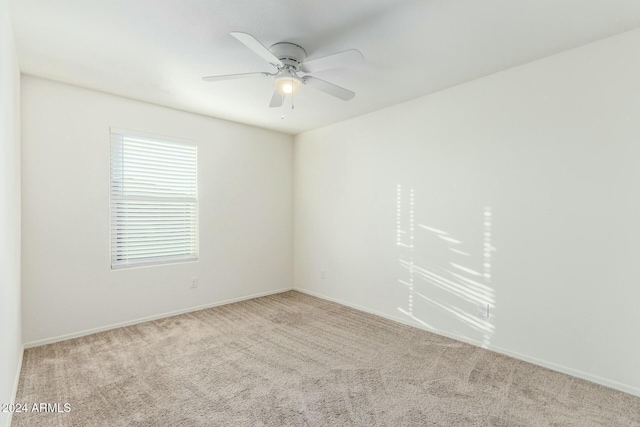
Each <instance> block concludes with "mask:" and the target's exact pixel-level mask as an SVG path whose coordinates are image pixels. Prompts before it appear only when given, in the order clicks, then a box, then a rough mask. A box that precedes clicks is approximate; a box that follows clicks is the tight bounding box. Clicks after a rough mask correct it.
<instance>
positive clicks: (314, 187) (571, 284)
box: [294, 30, 640, 396]
mask: <svg viewBox="0 0 640 427" xmlns="http://www.w3.org/2000/svg"><path fill="white" fill-rule="evenodd" d="M638 46H640V30H635V31H632V32H629V33H625V34H622V35H618V36H615V37H612V38H609V39H605V40H603V41H600V42H596V43H594V44H590V45H587V46H584V47H581V48H577V49H575V50H571V51H568V52H565V53H561V54H558V55H556V56H552V57H549V58H545V59H543V60H540V61H536V62H534V63H531V64H527V65H524V66H522V67H518V68H514V69H511V70H508V71H505V72H502V73H499V74H495V75H492V76H489V77H486V78H483V79H480V80H477V81H474V82H471V83H468V84H465V85H462V86H458V87H455V88H452V89H449V90H446V91H442V92H440V93H438V94H434V95H430V96H427V97H423V98H420V99H417V100H414V101H410V102H408V103H404V104H401V105H398V106H395V107H391V108H388V109H385V110H381V111H378V112H374V113H371V114H369V115H365V116H362V117H358V118H356V119H353V120H348V121H345V122H342V123H338V124H335V125H332V126H328V127H325V128H322V129H318V130H315V131H311V132H307V133H303V134H301V135H298V136H296V137H295V142H294V165H295V168H294V183H295V188H294V200H295V211H294V222H295V226H294V236H295V243H294V247H295V261H294V266H295V273H294V286H295V287H296V288H300V289H302V290H306V291H311V292H314V293H316V294H320V295H322V296H326V297H330V298H333V299H335V300H338V301H341V302H346V303H349V304H352V305H357V306H360V307H363V308H365V309H367V310H371V311H375V312H378V313H381V314H383V315H386V316H389V317H393V318H396V319H400V320H402V321H406V322H410V323H412V324H414V325H417V326H422V327H426V328H432V329H435V330H436V331H439V332H440V333H444V334H446V335H450V336H453V337H457V338H459V339H462V340H466V341H470V342H473V343H476V344H478V345H482V346H485V347H488V348H492V349H497V350H498V351H503V352H507V353H509V354H512V355H515V356H516V357H520V358H524V359H526V360H530V361H533V362H535V363H539V364H542V365H544V366H548V367H551V368H553V369H559V370H561V371H564V372H566V373H569V374H573V375H576V376H581V377H584V378H586V379H589V380H592V381H596V382H600V383H602V384H604V385H608V386H612V387H615V388H618V389H620V390H623V391H626V392H629V393H633V394H635V395H638V396H640V369H639V367H640V366H639V365H638V361H640V340H638V339H637V337H638V325H640V310H639V306H638V301H640V286H638V283H640V263H638V261H637V259H638V242H640V222H638V218H639V217H640V203H639V202H638V194H640V168H638V159H639V158H640V144H638V135H640V121H638V117H639V116H640V85H639V84H638V76H640V50H639V49H638ZM323 271H324V278H323ZM478 301H485V302H489V303H490V305H491V307H490V317H489V319H484V318H482V317H479V316H478V306H477V302H478Z"/></svg>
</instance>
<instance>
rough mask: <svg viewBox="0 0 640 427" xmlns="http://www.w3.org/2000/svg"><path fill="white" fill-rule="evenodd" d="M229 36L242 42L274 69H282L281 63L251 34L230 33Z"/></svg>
mask: <svg viewBox="0 0 640 427" xmlns="http://www.w3.org/2000/svg"><path fill="white" fill-rule="evenodd" d="M231 35H232V36H233V37H235V38H236V39H238V40H239V41H240V42H242V44H244V45H245V46H246V47H248V48H249V49H251V50H252V51H254V52H255V53H257V54H258V56H260V58H262V59H264V60H265V61H267V62H268V63H269V64H271V65H274V66H276V67H284V64H283V63H282V61H280V60H279V59H278V58H277V57H276V56H275V55H274V54H273V53H271V51H270V50H269V49H267V48H266V47H265V46H264V45H263V44H262V43H260V42H259V41H258V40H256V38H255V37H253V36H252V35H251V34H247V33H240V32H237V31H232V32H231Z"/></svg>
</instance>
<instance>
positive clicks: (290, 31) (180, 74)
mask: <svg viewBox="0 0 640 427" xmlns="http://www.w3.org/2000/svg"><path fill="white" fill-rule="evenodd" d="M12 6H14V9H15V13H14V21H15V29H16V39H17V44H18V51H19V59H20V65H21V69H22V72H23V73H26V74H32V75H35V76H41V77H46V78H50V79H53V80H58V81H62V82H67V83H71V84H75V85H79V86H85V87H88V88H93V89H98V90H101V91H105V92H110V93H114V94H119V95H122V96H125V97H130V98H135V99H139V100H144V101H148V102H152V103H156V104H160V105H166V106H170V107H174V108H178V109H183V110H187V111H192V112H196V113H201V114H206V115H211V116H215V117H221V118H225V119H229V120H234V121H239V122H244V123H249V124H253V125H257V126H261V127H265V128H269V129H275V130H280V131H283V132H287V133H291V134H296V133H299V132H302V131H306V130H310V129H314V128H317V127H320V126H323V125H327V124H330V123H335V122H338V121H341V120H344V119H347V118H350V117H355V116H358V115H360V114H363V113H367V112H370V111H374V110H377V109H380V108H383V107H386V106H390V105H394V104H397V103H399V102H403V101H407V100H409V99H413V98H416V97H419V96H422V95H426V94H429V93H433V92H436V91H438V90H442V89H444V88H447V87H451V86H454V85H457V84H460V83H463V82H466V81H469V80H473V79H476V78H478V77H481V76H485V75H488V74H491V73H494V72H497V71H500V70H504V69H507V68H510V67H513V66H516V65H520V64H524V63H526V62H529V61H532V60H535V59H538V58H542V57H544V56H547V55H550V54H554V53H557V52H560V51H562V50H566V49H569V48H573V47H576V46H579V45H582V44H585V43H588V42H592V41H595V40H598V39H601V38H603V37H606V36H610V35H613V34H618V33H621V32H624V31H627V30H631V29H634V28H637V27H639V26H640V2H638V1H637V0H616V1H611V0H539V1H528V2H525V1H513V0H485V1H476V0H457V1H450V0H428V1H427V0H398V1H395V0H394V1H391V0H350V1H343V0H322V1H314V0H303V1H293V0H274V1H268V2H265V1H263V2H257V1H255V0H234V1H228V0H215V1H195V0H192V1H182V0H171V1H162V2H158V1H155V0H138V1H135V2H132V1H124V0H119V1H113V0H102V1H97V0H94V1H86V0H59V1H55V2H47V1H43V0H14V1H13V4H12ZM230 31H244V32H249V33H251V34H253V35H254V36H255V37H257V38H258V39H259V40H260V41H262V42H263V44H265V45H266V46H270V45H272V44H274V43H277V42H282V41H289V42H293V43H297V44H299V45H301V46H303V47H304V48H305V49H306V51H307V54H308V57H309V58H310V59H313V58H317V57H321V56H324V55H327V54H331V53H334V52H338V51H343V50H346V49H352V48H355V49H359V50H360V51H361V52H362V53H363V54H364V55H365V57H366V63H364V64H362V65H358V66H355V67H352V68H345V69H338V70H330V71H323V72H319V73H317V74H315V76H316V77H319V78H321V79H324V80H328V81H331V82H333V83H335V84H337V85H340V86H343V87H345V88H348V89H351V90H353V91H355V92H356V93H357V95H356V97H355V98H354V99H353V100H351V101H349V102H344V101H341V100H338V99H335V98H332V97H330V96H328V95H326V94H324V93H320V92H317V91H314V90H312V89H311V88H308V87H303V88H302V90H301V91H300V92H299V94H298V95H297V96H296V97H295V107H296V108H295V109H294V110H292V109H291V104H290V102H289V101H287V103H286V104H285V106H284V107H283V108H278V109H270V108H268V107H267V105H268V103H269V100H270V97H271V93H272V90H273V89H272V84H271V82H270V81H269V79H263V78H257V79H254V80H234V81H226V82H217V83H205V82H203V81H201V77H202V76H209V75H218V74H231V73H243V72H252V71H270V70H271V67H270V66H269V65H268V64H266V63H265V62H264V61H263V60H262V59H260V58H259V57H258V56H257V55H255V54H254V53H252V52H251V51H249V50H248V49H247V48H245V47H244V46H243V45H242V44H240V42H238V41H237V40H236V39H234V38H233V37H232V36H230V35H229V32H230ZM283 116H284V118H282V117H283Z"/></svg>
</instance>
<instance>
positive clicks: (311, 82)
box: [302, 76, 356, 101]
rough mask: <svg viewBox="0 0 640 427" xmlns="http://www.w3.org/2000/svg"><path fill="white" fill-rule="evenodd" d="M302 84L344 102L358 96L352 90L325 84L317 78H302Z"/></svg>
mask: <svg viewBox="0 0 640 427" xmlns="http://www.w3.org/2000/svg"><path fill="white" fill-rule="evenodd" d="M302 83H303V84H305V85H307V86H311V87H312V88H314V89H318V90H319V91H322V92H324V93H328V94H329V95H332V96H335V97H336V98H340V99H342V100H343V101H348V100H350V99H351V98H353V97H354V96H356V93H355V92H351V91H350V90H347V89H345V88H342V87H340V86H336V85H334V84H333V83H329V82H325V81H324V80H320V79H318V78H316V77H311V76H304V77H303V78H302Z"/></svg>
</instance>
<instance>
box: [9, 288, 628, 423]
mask: <svg viewBox="0 0 640 427" xmlns="http://www.w3.org/2000/svg"><path fill="white" fill-rule="evenodd" d="M16 402H18V403H25V404H26V405H27V407H28V408H29V412H25V413H15V414H14V416H13V423H12V425H13V426H287V425H295V426H393V427H395V426H456V427H457V426H505V427H506V426H508V427H514V426H580V427H588V426H607V427H611V426H640V398H638V397H634V396H631V395H629V394H625V393H622V392H618V391H615V390H612V389H609V388H606V387H603V386H599V385H596V384H593V383H590V382H588V381H584V380H581V379H577V378H574V377H571V376H568V375H564V374H560V373H557V372H553V371H550V370H548V369H545V368H541V367H539V366H535V365H532V364H530V363H527V362H523V361H520V360H516V359H513V358H510V357H507V356H503V355H500V354H497V353H493V352H491V351H487V350H484V349H481V348H478V347H474V346H471V345H468V344H465V343H461V342H458V341H454V340H451V339H448V338H444V337H442V336H439V335H435V334H432V333H429V332H426V331H423V330H420V329H417V328H412V327H409V326H405V325H402V324H399V323H395V322H392V321H389V320H386V319H383V318H380V317H378V316H374V315H370V314H367V313H363V312H360V311H357V310H354V309H351V308H348V307H345V306H342V305H339V304H335V303H332V302H328V301H325V300H322V299H318V298H314V297H311V296H308V295H305V294H302V293H299V292H295V291H291V292H286V293H282V294H278V295H272V296H267V297H262V298H257V299H253V300H248V301H243V302H238V303H234V304H229V305H225V306H220V307H215V308H210V309H206V310H202V311H197V312H193V313H188V314H183V315H180V316H175V317H170V318H165V319H160V320H155V321H151V322H147V323H142V324H138V325H134V326H128V327H124V328H120V329H114V330H110V331H106V332H101V333H97V334H94V335H89V336H85V337H81V338H77V339H73V340H68V341H64V342H59V343H55V344H50V345H45V346H42V347H36V348H31V349H28V350H26V351H25V354H24V361H23V365H22V373H21V376H20V383H19V388H18V396H17V401H16ZM34 403H36V404H38V403H58V404H59V406H58V408H57V411H60V412H33V411H31V409H32V405H33V404H34ZM65 403H68V404H69V407H67V408H66V409H70V412H64V410H65V407H64V404H65ZM49 409H50V410H53V409H56V408H55V407H49Z"/></svg>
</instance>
